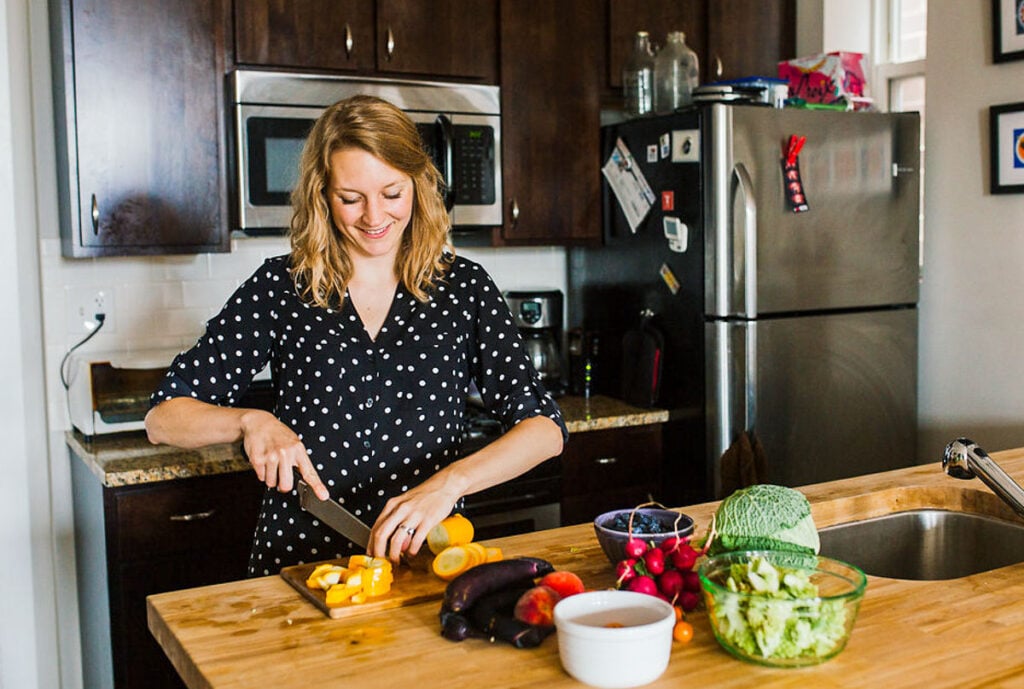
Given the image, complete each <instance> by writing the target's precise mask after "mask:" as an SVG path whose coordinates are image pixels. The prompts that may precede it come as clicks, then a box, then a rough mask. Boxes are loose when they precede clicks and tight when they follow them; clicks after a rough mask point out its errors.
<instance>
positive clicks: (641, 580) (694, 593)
mask: <svg viewBox="0 0 1024 689" xmlns="http://www.w3.org/2000/svg"><path fill="white" fill-rule="evenodd" d="M625 551H626V559H624V560H620V561H619V563H618V564H617V565H616V566H615V577H616V582H615V583H616V586H617V587H618V588H620V589H627V590H629V591H637V592H639V593H647V594H650V595H652V596H658V597H660V598H664V599H665V600H667V601H668V602H670V603H672V604H673V605H678V606H679V607H681V608H682V609H683V610H684V611H685V612H690V611H691V610H693V609H695V608H696V607H697V605H698V604H699V603H700V577H699V576H698V575H697V572H695V571H694V569H693V568H694V565H695V564H696V563H697V558H698V557H699V556H700V555H701V553H700V551H698V550H695V549H694V548H693V546H691V545H690V542H689V539H687V538H678V537H676V536H670V537H668V538H667V539H665V540H664V541H662V542H661V544H660V545H655V544H654V543H653V542H648V541H644V540H643V539H642V538H638V537H636V536H633V537H631V538H630V539H629V540H628V541H627V542H626V548H625Z"/></svg>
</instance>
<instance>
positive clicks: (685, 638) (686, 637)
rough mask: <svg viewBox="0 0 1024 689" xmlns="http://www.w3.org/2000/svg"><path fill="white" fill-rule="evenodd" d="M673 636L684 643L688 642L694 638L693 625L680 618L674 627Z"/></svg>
mask: <svg viewBox="0 0 1024 689" xmlns="http://www.w3.org/2000/svg"><path fill="white" fill-rule="evenodd" d="M672 638H673V639H675V640H676V641H678V642H679V643H682V644H688V643H690V641H691V640H692V639H693V625H692V624H690V623H689V622H687V621H686V620H679V621H678V622H676V626H675V627H673V628H672Z"/></svg>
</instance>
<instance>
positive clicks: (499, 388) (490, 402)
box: [152, 256, 567, 576]
mask: <svg viewBox="0 0 1024 689" xmlns="http://www.w3.org/2000/svg"><path fill="white" fill-rule="evenodd" d="M268 363H269V364H270V366H271V372H272V374H273V376H274V380H275V381H276V385H277V399H276V408H275V414H276V415H277V417H278V418H279V419H280V420H281V421H282V422H284V423H285V424H287V425H288V426H289V427H290V428H291V429H292V430H293V431H295V433H296V434H297V435H298V436H299V437H300V438H301V439H302V442H303V444H304V445H305V447H306V450H307V452H308V453H309V456H310V459H311V461H312V463H313V466H315V467H316V470H317V472H318V473H319V475H320V478H321V480H322V481H323V482H324V483H325V484H326V486H327V488H328V490H329V491H330V493H331V497H332V498H333V499H335V500H337V501H339V502H340V503H341V504H342V505H344V506H345V507H346V508H348V509H349V510H350V511H351V512H353V513H354V514H355V515H357V516H358V517H360V518H361V519H362V520H363V521H364V522H366V523H367V524H370V525H372V524H373V522H374V521H375V520H376V518H377V515H378V514H379V513H380V511H381V509H382V508H383V507H384V503H385V502H386V501H387V499H388V498H389V497H391V496H392V495H395V494H398V493H399V492H403V491H406V490H408V489H409V488H412V487H413V486H415V485H417V484H419V483H421V482H422V481H424V480H425V479H426V478H428V477H429V476H431V475H432V474H433V473H434V472H436V471H437V470H438V469H441V468H443V467H445V466H447V465H448V464H450V463H451V462H452V461H454V460H455V459H458V458H459V457H460V453H459V445H460V439H461V436H462V426H463V412H464V409H465V399H466V395H467V392H468V389H469V385H470V381H471V380H473V381H475V382H476V385H477V388H478V389H479V391H480V396H481V397H482V399H483V401H484V404H485V405H486V406H487V407H488V409H490V411H491V412H492V413H493V414H494V415H495V416H496V417H497V418H499V419H500V420H501V422H502V424H503V425H504V427H505V428H506V429H507V428H509V427H511V426H513V425H514V424H516V423H518V422H519V421H522V420H523V419H526V418H530V417H533V416H538V415H543V416H547V417H549V418H551V419H552V420H554V421H555V422H556V423H557V424H558V425H559V426H560V427H561V429H562V433H563V437H567V433H566V430H565V424H564V422H563V421H562V417H561V412H560V410H559V408H558V405H557V404H556V403H555V402H554V400H553V399H552V398H551V396H550V395H549V394H548V393H547V392H546V391H545V390H544V388H543V387H542V385H541V383H540V380H539V378H538V376H537V372H536V371H535V370H534V368H533V366H532V365H531V362H530V359H529V357H528V355H527V353H526V351H525V349H524V347H523V345H522V341H521V339H520V336H519V332H518V330H517V328H516V326H515V324H514V323H513V321H512V316H511V314H510V313H509V310H508V307H507V306H506V304H505V301H504V299H503V298H502V296H501V293H500V291H499V290H498V289H497V287H496V286H495V284H494V282H493V281H492V280H491V278H490V276H489V275H488V274H487V272H486V271H485V270H484V269H483V268H482V267H481V266H480V265H478V264H476V263H474V262H472V261H469V260H466V259H463V258H457V259H456V260H455V262H454V264H453V265H452V267H451V269H450V271H449V273H448V275H447V277H446V279H445V281H444V282H443V283H441V284H440V285H439V287H438V288H437V289H436V290H435V292H434V293H433V295H432V297H431V299H430V300H429V301H427V302H425V303H421V302H419V301H417V300H416V299H414V298H413V297H412V296H411V295H410V294H409V293H408V292H406V291H405V290H404V289H403V288H402V287H401V286H399V288H398V290H397V291H396V294H395V299H394V301H393V303H392V305H391V310H390V312H389V313H388V315H387V319H386V320H385V322H384V326H383V327H382V328H381V330H380V332H379V334H378V335H377V338H376V340H371V339H370V337H369V335H368V334H367V332H366V330H365V329H364V328H363V324H362V321H361V320H360V318H359V315H358V313H357V312H356V310H355V308H354V307H353V306H352V304H351V300H349V299H347V298H346V299H345V302H344V304H343V305H342V307H341V308H340V310H334V309H323V308H320V307H317V306H315V305H310V304H307V303H305V302H303V301H302V300H301V299H300V298H299V296H298V294H297V293H296V290H295V285H294V282H293V281H292V277H291V275H290V273H289V270H288V257H287V256H279V257H276V258H271V259H268V260H267V261H266V262H265V263H264V264H263V265H262V266H261V267H260V268H259V269H258V270H257V271H256V272H255V273H254V274H253V275H252V277H250V278H249V279H248V280H247V281H246V282H245V283H244V284H242V285H241V287H239V288H238V290H237V291H236V292H235V293H234V295H232V297H231V298H230V299H229V301H228V303H227V304H226V305H225V306H224V308H223V309H222V310H221V312H220V313H219V314H218V315H216V316H215V317H214V318H212V319H211V320H210V321H209V322H208V323H207V326H206V332H205V333H204V334H203V336H202V337H200V338H199V341H198V342H197V343H196V344H195V346H193V347H192V349H190V350H188V351H186V352H183V353H181V354H179V355H178V357H177V358H175V360H174V362H173V363H172V364H171V368H170V370H169V371H168V373H167V376H166V377H165V378H164V380H163V381H162V382H161V384H160V386H159V388H158V389H157V390H156V391H155V392H154V393H153V397H152V403H153V404H159V403H160V402H162V401H164V400H167V399H170V398H172V397H186V396H187V397H193V398H196V399H199V400H202V401H204V402H210V403H213V404H219V405H231V404H234V403H235V402H236V401H237V400H238V399H239V398H240V397H241V396H242V394H243V393H244V392H245V390H246V388H247V386H248V384H249V382H250V381H251V379H252V377H253V376H254V375H255V374H256V373H258V372H259V371H261V370H263V368H264V367H265V366H266V365H267V364H268ZM361 551H362V549H361V548H359V547H358V546H356V545H355V544H353V543H350V542H349V541H348V540H347V539H345V538H344V537H342V536H340V535H338V534H336V533H335V532H334V531H332V530H331V529H330V528H329V527H327V526H325V525H322V524H321V523H320V522H319V521H318V520H316V519H314V518H313V517H311V516H310V515H309V514H308V513H306V512H304V511H303V510H302V509H301V508H300V507H299V501H298V496H297V494H296V492H295V491H292V492H291V493H289V494H282V493H279V492H278V491H277V490H276V489H268V490H267V491H266V493H265V494H264V498H263V506H262V509H261V512H260V515H259V520H258V523H257V527H256V534H255V537H254V539H253V549H252V555H251V557H250V561H249V574H250V575H251V576H258V575H267V574H276V573H277V572H278V571H280V569H281V567H284V566H287V565H293V564H298V563H302V562H310V561H315V560H324V559H330V558H336V557H347V556H348V555H350V554H352V553H355V552H361Z"/></svg>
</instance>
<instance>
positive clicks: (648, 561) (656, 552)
mask: <svg viewBox="0 0 1024 689" xmlns="http://www.w3.org/2000/svg"><path fill="white" fill-rule="evenodd" d="M644 565H646V567H647V571H648V572H650V573H651V574H654V575H658V574H661V573H662V572H664V571H665V552H664V551H663V550H661V549H659V548H651V549H650V550H648V551H647V552H646V553H644Z"/></svg>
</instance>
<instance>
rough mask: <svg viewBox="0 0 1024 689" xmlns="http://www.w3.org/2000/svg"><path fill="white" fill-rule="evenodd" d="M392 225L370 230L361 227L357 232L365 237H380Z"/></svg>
mask: <svg viewBox="0 0 1024 689" xmlns="http://www.w3.org/2000/svg"><path fill="white" fill-rule="evenodd" d="M392 224H393V223H388V224H386V225H384V226H382V227H378V228H375V229H372V230H371V229H366V228H364V227H361V228H359V231H360V232H362V233H363V234H365V235H366V236H367V237H380V236H381V235H383V234H384V233H385V232H387V231H388V230H389V229H390V228H391V225H392Z"/></svg>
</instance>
